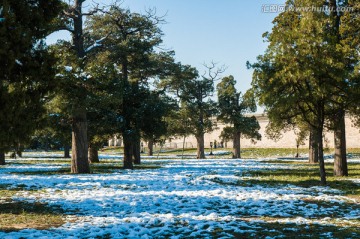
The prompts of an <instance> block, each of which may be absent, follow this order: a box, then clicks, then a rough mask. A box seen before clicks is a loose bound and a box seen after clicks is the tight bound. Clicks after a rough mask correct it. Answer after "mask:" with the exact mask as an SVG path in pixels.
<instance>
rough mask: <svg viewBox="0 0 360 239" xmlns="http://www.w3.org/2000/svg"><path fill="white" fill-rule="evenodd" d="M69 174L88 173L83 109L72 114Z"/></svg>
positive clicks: (85, 125) (84, 113)
mask: <svg viewBox="0 0 360 239" xmlns="http://www.w3.org/2000/svg"><path fill="white" fill-rule="evenodd" d="M72 120H73V122H72V160H71V173H90V166H89V161H88V139H87V122H86V111H85V109H79V110H77V111H76V113H75V114H73V119H72Z"/></svg>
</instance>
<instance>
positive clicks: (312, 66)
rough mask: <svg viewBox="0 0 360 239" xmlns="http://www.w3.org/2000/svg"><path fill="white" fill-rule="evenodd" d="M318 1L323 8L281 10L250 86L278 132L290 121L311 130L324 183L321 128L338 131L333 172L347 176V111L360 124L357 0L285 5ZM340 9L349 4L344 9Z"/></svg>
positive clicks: (298, 0) (270, 129) (315, 159)
mask: <svg viewBox="0 0 360 239" xmlns="http://www.w3.org/2000/svg"><path fill="white" fill-rule="evenodd" d="M297 7H310V9H311V7H316V8H317V9H320V8H321V9H323V11H285V12H283V13H281V14H279V16H277V17H276V18H275V19H274V21H273V24H274V27H273V29H272V32H271V33H265V34H264V38H265V40H266V41H267V42H268V43H269V45H268V48H267V50H266V52H265V53H264V54H263V55H261V56H259V57H258V59H257V62H256V63H253V64H250V63H249V67H250V68H253V69H254V76H253V82H252V90H253V92H254V94H255V95H256V98H257V99H258V101H259V103H260V104H262V105H264V106H265V108H266V111H267V114H268V116H269V119H270V122H271V124H270V125H269V127H268V129H267V130H268V132H269V133H270V134H272V135H273V136H274V137H276V134H278V132H280V131H281V130H286V129H289V128H292V127H296V128H297V129H298V132H300V133H299V134H302V135H306V134H308V135H309V136H310V141H311V144H310V147H311V149H310V160H311V161H312V162H319V165H320V176H321V182H322V183H323V184H326V173H325V164H324V154H323V131H324V129H328V130H331V131H334V135H335V137H334V138H335V162H334V174H335V175H336V176H347V175H348V169H347V161H346V142H345V141H346V140H345V118H344V117H345V114H346V113H348V114H350V115H352V116H353V117H354V123H355V124H356V125H359V116H360V114H359V100H360V95H359V93H360V92H359V89H360V87H359V83H360V77H359V69H360V68H359V67H360V65H359V59H360V58H359V53H360V51H359V49H360V48H359V47H360V38H359V36H360V35H359V33H360V32H359V31H360V29H359V26H360V25H359V24H360V15H359V12H360V3H359V1H352V0H349V1H336V0H328V1H314V0H311V1H310V0H292V1H287V2H286V9H296V8H297ZM338 9H346V10H347V11H344V12H340V11H338Z"/></svg>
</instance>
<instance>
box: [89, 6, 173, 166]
mask: <svg viewBox="0 0 360 239" xmlns="http://www.w3.org/2000/svg"><path fill="white" fill-rule="evenodd" d="M161 22H162V20H161V19H160V18H158V17H156V16H155V15H154V14H153V13H152V12H149V13H148V14H147V15H141V14H138V13H132V12H130V10H124V9H121V8H120V7H119V6H116V5H113V6H111V7H110V9H109V10H108V11H106V13H104V14H97V15H94V16H93V17H91V18H90V19H89V22H88V23H87V24H88V27H89V28H91V29H96V30H95V31H92V32H91V33H90V34H91V36H92V37H93V38H100V36H107V37H106V39H105V40H104V49H105V50H106V51H107V52H108V56H109V57H108V60H109V61H110V62H112V63H113V64H115V65H116V66H117V67H118V69H119V71H118V77H119V79H118V80H119V83H120V84H121V85H122V86H123V94H122V96H121V97H122V98H121V104H120V105H119V106H118V110H119V114H121V116H123V119H124V125H123V127H122V129H121V134H122V137H123V142H124V160H123V167H124V168H126V169H132V168H133V158H134V157H135V160H136V161H139V159H140V150H139V149H140V137H141V122H142V120H143V118H144V117H146V116H144V115H143V114H141V113H139V112H141V111H139V110H138V109H141V108H142V104H143V102H142V96H143V94H144V93H145V92H147V90H146V89H147V88H148V81H149V80H150V79H151V78H156V77H159V76H160V75H163V74H168V73H167V71H168V68H166V67H163V66H164V64H163V62H162V61H163V60H164V59H165V58H167V56H171V54H172V53H171V52H170V53H162V52H160V53H158V52H155V47H156V46H158V45H159V44H160V43H161V42H162V40H161V35H162V33H161V30H160V28H159V27H158V24H159V23H161ZM170 58H171V57H170Z"/></svg>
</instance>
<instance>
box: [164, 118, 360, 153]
mask: <svg viewBox="0 0 360 239" xmlns="http://www.w3.org/2000/svg"><path fill="white" fill-rule="evenodd" d="M256 117H257V119H258V121H259V124H260V127H261V128H260V134H261V135H262V139H261V141H258V142H257V143H256V144H253V143H252V142H251V140H249V139H241V147H244V148H253V147H259V148H296V141H295V139H296V136H295V134H294V132H293V131H289V132H286V133H284V134H283V137H282V138H281V139H280V140H279V141H277V142H276V141H274V140H271V139H269V138H267V137H266V135H265V128H266V125H267V124H268V123H269V121H268V119H267V117H266V116H262V115H257V116H256ZM345 123H346V140H347V142H346V144H347V147H348V148H360V133H359V129H357V128H354V127H353V126H352V122H351V119H350V118H349V117H347V118H346V122H345ZM223 128H224V124H221V123H218V129H217V130H215V131H213V132H212V133H210V134H205V147H210V142H213V141H214V140H216V141H217V142H220V139H219V136H220V133H221V131H222V129H223ZM182 142H183V141H182V139H172V140H171V142H169V141H168V142H167V144H166V146H168V147H172V148H176V147H177V148H181V147H182ZM186 144H187V147H191V146H193V147H196V139H195V137H193V136H191V137H188V138H186ZM324 145H326V146H327V147H330V148H332V147H333V146H334V136H333V133H332V132H326V134H325V144H324ZM227 146H228V147H232V142H228V143H227ZM301 147H308V143H307V142H306V145H303V146H301Z"/></svg>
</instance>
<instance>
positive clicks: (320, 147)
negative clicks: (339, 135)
mask: <svg viewBox="0 0 360 239" xmlns="http://www.w3.org/2000/svg"><path fill="white" fill-rule="evenodd" d="M316 140H317V148H318V159H319V166H320V180H321V184H322V185H326V171H325V162H324V145H323V128H322V127H319V128H317V129H316Z"/></svg>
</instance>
